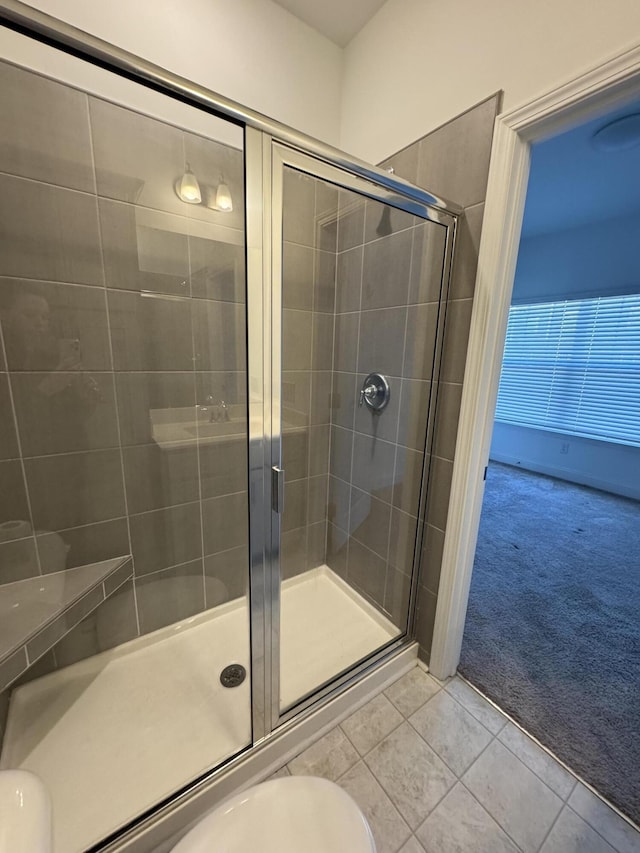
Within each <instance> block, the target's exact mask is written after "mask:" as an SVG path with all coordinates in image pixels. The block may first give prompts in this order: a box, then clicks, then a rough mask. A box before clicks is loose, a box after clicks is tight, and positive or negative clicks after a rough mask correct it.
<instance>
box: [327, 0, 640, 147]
mask: <svg viewBox="0 0 640 853" xmlns="http://www.w3.org/2000/svg"><path fill="white" fill-rule="evenodd" d="M639 34H640V4H639V3H638V2H637V0H607V2H605V3H589V4H585V3H582V2H580V0H538V2H535V3H530V2H524V0H483V2H482V3H480V2H478V0H455V2H450V3H436V2H433V0H388V2H387V3H385V5H384V6H383V7H382V9H381V10H380V11H379V12H378V14H377V15H376V16H375V17H374V18H373V19H372V20H371V21H370V22H369V23H368V24H367V26H366V27H364V29H363V30H361V32H360V33H359V34H358V35H357V36H356V37H355V38H354V39H353V40H352V41H351V43H350V44H349V45H348V46H347V48H346V49H345V65H344V80H343V99H342V119H341V141H340V144H341V147H342V148H344V149H345V150H346V151H349V152H350V153H352V154H355V155H357V156H359V157H363V158H364V159H367V160H370V161H372V162H378V161H379V160H381V159H382V158H383V157H387V156H389V155H390V154H391V153H392V152H394V151H397V150H398V149H400V148H402V147H403V146H405V145H408V144H409V143H410V142H412V141H413V140H414V139H417V138H418V137H420V136H423V135H424V134H425V133H428V132H430V131H431V130H433V129H434V128H436V127H439V126H440V125H442V124H443V123H444V122H446V121H449V119H450V118H451V117H452V116H455V115H457V114H458V113H460V112H462V111H463V110H465V109H467V108H468V107H469V106H470V105H472V104H474V103H477V102H478V101H479V100H481V99H482V98H485V97H486V96H487V95H488V94H490V93H491V92H495V91H497V90H498V89H502V90H504V103H503V109H507V110H508V109H511V108H512V107H515V106H517V105H518V104H520V103H524V102H526V101H529V100H531V99H532V98H533V97H535V96H536V95H539V94H541V93H542V92H544V91H546V90H548V89H550V88H553V87H555V86H557V85H559V84H560V83H563V82H566V81H567V80H569V79H571V78H573V77H575V76H577V75H578V74H580V73H581V72H583V71H585V70H587V69H589V68H591V67H593V66H594V65H597V64H598V63H600V62H602V61H604V60H605V59H607V58H609V57H611V56H612V55H614V54H616V53H619V52H621V51H623V50H625V49H627V48H629V47H632V46H633V45H634V44H637V42H638V37H639Z"/></svg>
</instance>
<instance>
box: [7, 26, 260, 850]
mask: <svg viewBox="0 0 640 853" xmlns="http://www.w3.org/2000/svg"><path fill="white" fill-rule="evenodd" d="M16 38H17V36H16ZM32 47H33V46H32ZM40 48H41V50H42V52H43V54H46V55H45V56H43V59H42V62H43V63H45V61H46V59H47V56H49V54H47V53H46V52H47V51H49V50H50V49H48V48H44V47H42V46H40ZM33 49H35V48H33ZM54 59H55V61H61V60H60V57H59V56H58V55H57V54H56V55H55V57H54ZM67 59H68V60H69V67H71V65H72V63H75V65H74V66H73V67H74V68H76V69H77V74H78V78H77V79H78V80H79V81H82V80H83V79H85V78H84V77H83V76H82V75H83V72H84V71H85V70H86V69H85V67H84V66H83V65H82V64H81V63H80V62H79V61H78V60H71V59H70V58H69V57H67ZM93 70H94V71H95V75H94V77H92V78H91V79H92V80H93V81H94V83H93V85H94V86H95V87H96V88H97V89H98V90H99V89H100V85H99V83H102V82H104V89H105V91H106V92H107V93H110V92H111V91H112V90H113V88H114V84H113V80H112V78H111V77H109V75H108V74H107V72H98V71H97V69H93ZM96 81H99V82H96ZM0 88H1V89H2V93H3V118H4V121H3V130H2V134H1V139H0V173H1V174H0V184H1V190H2V199H3V204H2V206H1V209H0V257H1V266H0V482H1V483H2V486H3V488H2V495H0V605H1V606H0V611H1V612H2V613H3V616H2V623H3V624H2V631H0V635H1V636H0V640H1V641H2V643H1V646H2V647H1V648H0V664H3V665H2V666H0V740H1V741H2V758H1V765H0V766H1V767H2V768H3V769H6V768H24V769H27V770H31V771H33V772H35V773H36V774H37V775H38V776H40V778H41V779H43V781H44V782H45V784H46V786H47V788H48V790H49V792H50V795H51V798H52V802H53V811H54V820H53V823H54V827H55V851H56V853H69V851H79V850H86V849H88V848H90V847H91V846H92V845H94V844H96V843H98V842H100V841H101V839H103V838H105V837H106V836H108V835H109V834H111V833H112V832H115V831H116V830H118V829H119V828H120V827H121V826H123V825H124V824H126V823H128V822H129V821H131V820H133V819H135V818H137V817H138V816H140V815H141V814H142V813H143V812H145V811H146V810H148V809H150V808H152V807H154V806H155V805H156V804H158V803H160V802H162V801H163V800H165V799H166V798H167V797H169V796H171V795H173V794H175V793H176V792H177V791H178V790H180V789H182V788H183V787H184V786H186V785H188V784H190V783H192V782H193V781H194V780H195V779H197V778H198V777H200V776H201V775H203V774H205V773H207V772H209V771H210V770H211V769H212V768H214V767H216V766H217V765H219V764H220V763H221V762H223V761H225V760H227V759H229V758H230V757H231V756H233V755H235V754H236V753H238V752H240V751H242V750H243V749H244V748H246V747H247V746H249V745H250V744H251V739H252V728H251V695H250V679H249V678H247V679H246V680H245V681H244V683H241V684H239V686H236V687H234V689H231V690H230V689H228V687H229V686H230V684H229V682H228V680H227V684H226V685H225V684H224V683H223V682H221V674H222V672H223V670H224V669H225V667H227V666H228V665H235V667H236V668H235V670H234V672H232V673H231V674H232V676H234V675H235V677H236V680H234V679H233V678H232V679H231V682H230V683H231V684H233V683H236V681H237V671H238V666H237V665H242V666H244V667H245V668H246V669H247V670H249V669H250V667H249V660H250V647H249V614H248V547H247V546H248V520H247V516H248V511H247V479H248V476H247V390H246V389H247V379H246V333H245V325H246V296H245V293H246V285H245V229H244V178H243V171H244V152H243V134H242V130H241V129H240V128H238V127H236V126H235V125H231V124H229V123H228V122H226V121H223V120H221V119H219V118H215V117H213V116H209V115H206V114H203V113H200V112H199V111H197V110H195V109H193V108H189V107H186V106H185V105H184V104H181V103H179V102H174V101H172V100H171V99H170V98H168V97H165V96H160V95H159V94H158V93H152V92H149V91H148V90H145V89H141V87H136V86H135V85H134V84H133V83H125V81H122V80H119V88H118V89H117V91H118V92H119V93H120V97H121V100H122V101H123V102H124V105H120V104H114V103H112V102H111V101H110V100H105V99H104V98H103V97H100V91H98V93H97V94H95V93H85V92H84V91H81V90H79V89H76V88H72V87H70V86H67V85H64V84H62V83H58V82H56V81H53V80H49V79H47V78H45V77H42V76H40V75H39V74H35V73H33V72H31V71H28V70H25V69H22V68H18V67H16V66H14V65H10V64H8V63H0ZM129 103H131V104H136V105H140V104H143V106H141V107H140V109H139V110H135V109H129V108H128V106H127V104H129ZM145 113H146V114H145ZM149 113H152V114H153V115H149ZM111 562H114V564H115V565H119V564H120V562H121V563H122V565H121V567H120V568H119V569H118V571H117V572H116V573H115V574H114V573H113V572H111V573H109V574H108V576H106V575H105V577H106V579H105V580H104V582H102V579H103V575H104V572H106V571H107V570H109V567H110V564H111ZM96 577H97V578H98V580H99V582H96V580H95V579H96ZM52 607H54V610H53V611H52V610H51V608H52ZM56 607H57V609H55V608H56ZM23 614H24V615H23ZM52 614H53V616H55V618H52ZM37 618H40V619H41V621H42V623H43V624H42V626H40V627H42V630H38V633H37V635H34V634H33V631H34V628H38V624H39V623H37V624H36V622H37ZM34 619H35V620H36V622H34ZM16 637H17V638H18V639H19V640H20V645H19V646H18V647H17V650H16V646H15V642H14V640H15V638H16ZM20 638H22V639H20ZM7 660H8V661H9V662H10V666H4V663H5V662H6V661H7ZM5 722H6V725H5Z"/></svg>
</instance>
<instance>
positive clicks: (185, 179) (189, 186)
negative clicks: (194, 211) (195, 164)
mask: <svg viewBox="0 0 640 853" xmlns="http://www.w3.org/2000/svg"><path fill="white" fill-rule="evenodd" d="M176 193H177V196H178V198H179V199H180V201H184V202H185V203H186V204H200V202H201V201H202V193H201V192H200V184H199V183H198V179H197V178H196V176H195V175H194V174H193V172H192V171H191V166H190V165H189V164H188V163H187V166H186V169H185V171H184V175H183V176H182V177H181V178H179V179H178V180H177V181H176Z"/></svg>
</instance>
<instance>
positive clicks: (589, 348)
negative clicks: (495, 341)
mask: <svg viewBox="0 0 640 853" xmlns="http://www.w3.org/2000/svg"><path fill="white" fill-rule="evenodd" d="M496 419H497V420H500V421H503V422H505V423H511V424H518V425H520V426H532V427H542V428H545V429H549V430H557V431H559V432H569V433H572V434H574V435H583V436H588V437H591V438H604V439H607V440H609V441H618V442H622V443H624V444H632V445H636V446H640V295H634V296H613V297H601V298H598V299H581V300H570V301H565V302H547V303H543V304H539V305H513V306H512V307H511V309H510V311H509V324H508V327H507V340H506V345H505V352H504V361H503V364H502V374H501V376H500V390H499V392H498V405H497V409H496Z"/></svg>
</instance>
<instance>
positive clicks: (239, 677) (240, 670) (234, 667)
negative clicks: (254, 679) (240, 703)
mask: <svg viewBox="0 0 640 853" xmlns="http://www.w3.org/2000/svg"><path fill="white" fill-rule="evenodd" d="M246 677H247V670H246V669H245V668H244V667H243V666H242V665H241V664H239V663H230V664H229V666H225V668H224V669H223V670H222V672H221V673H220V684H222V686H223V687H238V686H239V685H240V684H242V682H243V681H244V680H245V678H246Z"/></svg>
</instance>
